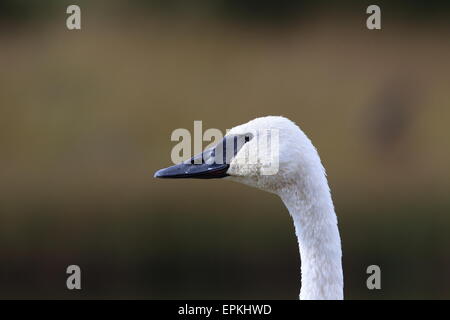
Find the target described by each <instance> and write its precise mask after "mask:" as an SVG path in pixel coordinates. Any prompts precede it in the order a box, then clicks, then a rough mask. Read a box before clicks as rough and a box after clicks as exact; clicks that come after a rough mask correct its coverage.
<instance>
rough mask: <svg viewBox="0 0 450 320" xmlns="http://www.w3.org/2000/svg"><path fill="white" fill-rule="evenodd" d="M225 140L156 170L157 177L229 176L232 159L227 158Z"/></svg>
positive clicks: (200, 177) (210, 177)
mask: <svg viewBox="0 0 450 320" xmlns="http://www.w3.org/2000/svg"><path fill="white" fill-rule="evenodd" d="M225 142H226V140H225V139H224V140H223V141H222V142H221V143H219V144H218V145H217V146H215V147H214V148H213V149H208V150H206V151H204V152H202V153H200V154H199V155H196V156H195V157H193V158H191V159H190V160H188V161H185V162H183V163H180V164H177V165H174V166H171V167H168V168H164V169H161V170H158V171H156V173H155V178H169V179H180V178H196V179H217V178H224V177H226V176H228V175H227V170H228V168H229V167H230V165H229V163H230V161H227V158H226V143H225ZM216 151H217V152H216ZM231 155H232V154H231ZM218 160H220V161H218Z"/></svg>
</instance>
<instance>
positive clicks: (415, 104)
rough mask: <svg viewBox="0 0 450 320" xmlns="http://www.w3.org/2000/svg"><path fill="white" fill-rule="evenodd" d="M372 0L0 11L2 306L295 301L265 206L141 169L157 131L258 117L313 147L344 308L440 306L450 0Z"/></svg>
mask: <svg viewBox="0 0 450 320" xmlns="http://www.w3.org/2000/svg"><path fill="white" fill-rule="evenodd" d="M75 2H76V4H78V5H79V6H80V7H81V17H82V30H81V31H68V30H67V28H66V18H67V17H68V15H67V14H66V8H67V6H68V5H69V4H74V3H75ZM370 4H374V3H372V2H366V1H350V0H347V1H339V5H337V4H331V3H330V2H329V1H312V0H297V1H293V0H292V1H290V0H280V1H274V0H273V1H269V0H265V1H262V0H260V1H254V0H239V1H237V0H236V1H235V0H208V1H206V0H197V1H181V0H165V1H162V0H159V1H157V0H154V1H143V0H133V1H119V0H110V1H82V0H79V1H60V0H58V1H57V0H45V1H44V0H41V1H24V0H2V1H1V2H0V298H3V299H9V298H35V299H46V298H62V299H73V298H86V299H91V298H127V299H128V298H139V299H141V298H144V299H196V298H199V299H217V298H224V299H296V298H297V297H298V293H299V287H300V283H299V280H300V279H299V278H300V275H299V268H300V260H299V254H298V247H297V243H296V238H295V235H294V228H293V225H292V222H291V218H290V216H289V214H288V211H287V210H286V209H285V208H284V206H283V204H282V202H281V201H280V199H278V198H277V197H276V196H275V195H271V194H268V193H263V192H261V191H258V190H256V189H252V188H249V187H246V186H244V185H240V184H236V183H233V182H229V181H223V180H208V181H206V180H205V181H201V180H198V181H197V180H183V181H162V180H156V179H154V178H153V173H154V172H155V171H156V170H157V169H159V168H162V167H165V166H167V165H170V164H171V161H170V152H171V150H172V148H173V146H174V145H175V144H176V142H172V141H170V135H171V133H172V131H173V130H174V129H177V128H186V129H189V130H193V121H194V120H203V129H204V130H206V129H208V128H219V129H221V130H222V131H225V130H226V129H228V128H231V127H233V126H235V125H238V124H241V123H245V122H247V121H249V120H251V119H253V118H256V117H259V116H264V115H283V116H286V117H288V118H290V119H292V120H293V121H295V122H296V123H297V124H299V125H300V127H301V128H302V129H303V130H304V131H305V132H306V133H307V134H308V135H309V136H310V138H311V139H312V141H313V142H314V144H315V145H316V147H317V148H318V150H319V153H320V155H321V157H322V161H323V163H324V165H325V167H326V168H327V172H328V178H329V183H330V187H331V189H332V192H333V198H334V201H335V206H336V212H337V214H338V218H339V223H340V231H341V237H342V242H343V254H344V256H343V264H344V275H345V296H346V298H347V299H394V298H396V299H418V298H425V299H431V298H438V299H444V298H447V299H448V298H450V252H449V247H450V212H449V211H450V197H449V189H450V169H449V163H450V148H449V147H450V142H449V141H450V131H449V123H450V79H449V78H450V60H449V57H450V21H449V18H450V3H449V2H448V1H431V2H430V1H419V0H416V1H389V3H388V2H387V1H376V4H378V5H379V6H380V7H381V10H382V11H381V19H382V30H379V31H370V30H368V29H367V28H366V19H367V17H368V15H367V14H366V13H365V12H366V8H367V6H368V5H370ZM206 144H207V142H205V146H206ZM70 264H76V265H79V266H80V267H81V270H82V290H81V291H76V290H75V291H69V290H67V289H66V277H67V275H66V273H65V271H66V268H67V266H68V265H70ZM371 264H377V265H379V266H380V267H381V271H382V278H381V279H382V283H381V285H382V289H381V290H374V291H369V290H368V289H367V288H366V279H367V277H368V275H367V274H366V268H367V266H369V265H371Z"/></svg>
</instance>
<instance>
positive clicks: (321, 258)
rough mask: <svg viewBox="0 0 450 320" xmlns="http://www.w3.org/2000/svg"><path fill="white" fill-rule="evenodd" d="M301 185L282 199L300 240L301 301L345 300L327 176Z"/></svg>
mask: <svg viewBox="0 0 450 320" xmlns="http://www.w3.org/2000/svg"><path fill="white" fill-rule="evenodd" d="M298 181H301V182H296V183H295V184H294V185H291V186H290V187H289V188H286V189H285V190H283V192H281V193H280V196H281V198H282V200H283V202H284V203H285V205H286V207H287V208H288V210H289V212H290V214H291V216H292V218H293V220H294V225H295V233H296V235H297V238H298V245H299V249H300V257H301V275H302V286H301V290H300V299H302V300H310V299H313V300H318V299H334V300H340V299H343V275H342V263H341V257H342V251H341V239H340V236H339V230H338V227H337V218H336V214H335V212H334V207H333V202H332V200H331V194H330V191H329V188H328V183H327V181H326V178H325V175H323V174H322V175H318V176H316V177H309V179H308V178H307V179H303V180H298Z"/></svg>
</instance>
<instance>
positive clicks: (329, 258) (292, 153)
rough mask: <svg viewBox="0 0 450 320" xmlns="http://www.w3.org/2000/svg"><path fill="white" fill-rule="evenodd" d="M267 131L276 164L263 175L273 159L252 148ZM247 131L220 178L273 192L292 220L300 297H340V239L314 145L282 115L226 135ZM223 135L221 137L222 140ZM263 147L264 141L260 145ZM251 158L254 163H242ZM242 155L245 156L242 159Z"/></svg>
mask: <svg viewBox="0 0 450 320" xmlns="http://www.w3.org/2000/svg"><path fill="white" fill-rule="evenodd" d="M268 132H277V139H276V141H275V139H273V141H272V143H274V142H278V146H277V148H278V149H277V151H278V152H279V153H278V154H279V158H278V159H277V161H278V163H277V165H278V167H277V170H276V172H275V173H274V174H266V172H264V170H262V169H263V167H264V165H266V164H267V163H269V162H271V161H273V158H272V157H269V156H268V155H269V154H270V152H266V151H269V150H261V148H259V149H258V150H259V151H258V152H257V153H255V154H252V152H253V153H254V152H255V150H257V148H252V146H254V145H255V144H256V143H257V142H258V139H259V138H261V139H266V138H267V134H268ZM248 134H250V135H251V136H252V137H253V138H252V139H251V140H250V141H249V142H248V143H246V144H244V145H243V146H242V148H240V150H238V151H237V153H236V154H235V155H234V157H233V158H232V159H231V162H230V163H229V167H228V169H227V171H226V175H227V177H226V179H229V180H233V181H237V182H240V183H244V184H247V185H250V186H253V187H257V188H259V189H262V190H265V191H269V192H272V193H276V194H277V195H279V196H280V198H281V199H282V201H283V202H284V204H285V205H286V207H287V208H288V210H289V213H290V215H291V216H292V219H293V221H294V226H295V232H296V235H297V238H298V245H299V249H300V255H301V273H302V287H301V291H300V299H343V274H342V265H341V255H342V253H341V240H340V236H339V231H338V227H337V218H336V214H335V211H334V206H333V202H332V199H331V193H330V189H329V187H328V182H327V179H326V174H325V169H324V167H323V166H322V163H321V160H320V158H319V155H318V153H317V150H316V148H315V147H314V146H313V144H312V143H311V141H310V140H309V138H308V137H307V136H306V135H305V134H304V133H303V131H302V130H300V128H299V127H298V126H297V125H296V124H295V123H293V122H292V121H290V120H289V119H286V118H284V117H278V116H268V117H262V118H257V119H254V120H252V121H250V122H248V123H245V124H242V125H239V126H237V127H234V128H232V129H231V130H230V131H229V132H228V133H227V136H228V137H232V136H241V135H248ZM227 136H226V137H225V138H227ZM263 148H264V145H263ZM249 155H250V158H251V157H252V156H253V157H254V158H256V159H257V161H256V162H254V161H253V162H250V163H249V161H246V159H247V160H248V157H249ZM244 157H246V158H245V159H244Z"/></svg>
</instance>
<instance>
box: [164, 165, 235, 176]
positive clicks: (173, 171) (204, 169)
mask: <svg viewBox="0 0 450 320" xmlns="http://www.w3.org/2000/svg"><path fill="white" fill-rule="evenodd" d="M229 166H230V165H229V164H215V163H213V164H206V163H201V164H192V163H180V164H177V165H174V166H171V167H168V168H164V169H161V170H158V171H156V173H155V178H164V179H181V178H196V179H215V178H224V177H226V176H228V175H227V170H228V167H229Z"/></svg>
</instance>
